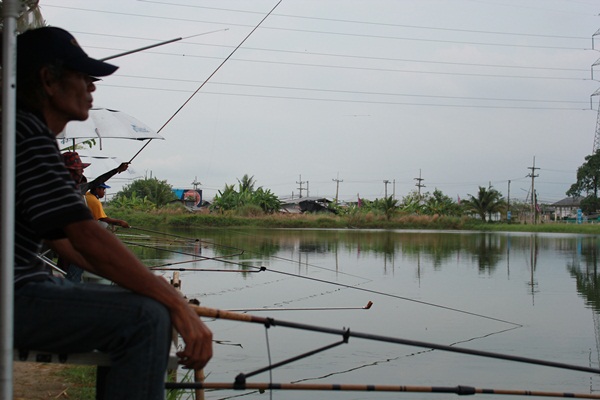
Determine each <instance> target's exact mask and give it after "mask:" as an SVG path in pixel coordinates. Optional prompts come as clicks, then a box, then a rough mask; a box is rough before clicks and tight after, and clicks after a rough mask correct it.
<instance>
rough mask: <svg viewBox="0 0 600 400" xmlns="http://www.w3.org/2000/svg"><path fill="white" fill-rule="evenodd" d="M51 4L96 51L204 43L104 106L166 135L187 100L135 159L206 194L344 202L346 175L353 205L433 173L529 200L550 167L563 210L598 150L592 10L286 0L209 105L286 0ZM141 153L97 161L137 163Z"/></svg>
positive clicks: (589, 1) (469, 1) (553, 2)
mask: <svg viewBox="0 0 600 400" xmlns="http://www.w3.org/2000/svg"><path fill="white" fill-rule="evenodd" d="M40 3H41V4H40V6H41V10H42V15H43V16H44V18H45V19H46V21H47V23H48V24H49V25H54V26H59V27H62V28H65V29H67V30H69V31H71V32H72V33H73V34H74V35H75V37H76V38H77V39H78V41H79V42H80V44H81V45H82V47H84V49H85V50H86V51H87V52H88V53H89V54H90V55H92V56H94V57H98V58H101V57H108V56H111V55H115V54H118V53H121V52H123V51H126V50H131V49H136V48H140V47H143V46H147V45H149V44H152V43H158V42H160V41H163V40H168V39H174V38H178V37H188V36H192V35H199V34H204V35H201V36H196V37H192V38H188V39H184V40H181V41H179V42H176V43H172V44H168V45H164V46H161V47H158V48H155V49H152V50H147V51H144V52H140V53H136V54H133V55H128V56H124V57H120V58H116V59H114V60H112V62H113V63H114V64H116V65H119V66H120V68H119V70H118V71H117V72H116V73H115V74H114V75H113V76H110V77H106V78H104V79H103V80H102V81H101V82H99V83H98V85H97V87H98V88H97V91H96V92H95V102H94V105H95V106H96V107H106V108H112V109H117V110H121V111H124V112H126V113H128V114H131V115H133V116H135V117H136V118H138V119H139V120H141V121H143V122H145V123H146V124H148V125H149V126H151V127H153V128H154V129H156V130H159V129H161V127H163V125H164V124H165V123H167V121H169V119H170V118H171V117H173V115H174V114H175V113H176V111H177V110H178V109H179V108H180V107H182V105H183V104H184V103H185V102H186V101H187V100H188V99H189V102H188V103H187V104H186V105H185V106H184V107H183V108H182V109H181V111H179V113H177V114H176V115H175V116H174V117H173V118H172V120H170V122H168V123H167V124H166V126H164V128H162V129H161V130H160V133H161V135H163V136H164V137H165V139H166V140H164V141H158V140H157V141H153V142H151V143H150V144H149V145H148V146H147V147H146V148H145V149H144V150H143V151H142V152H141V153H140V154H139V156H137V157H136V158H135V159H134V160H133V164H132V166H133V167H134V169H135V171H136V172H137V173H138V174H139V175H147V176H150V174H152V176H155V177H158V178H159V179H166V180H167V181H168V182H169V183H170V184H172V185H173V186H174V187H178V188H188V187H192V182H193V181H194V180H195V179H197V180H198V181H199V182H201V183H202V185H201V186H200V188H201V189H203V190H204V194H205V198H212V197H213V196H214V194H216V192H217V190H220V189H222V188H223V186H224V185H225V184H237V179H239V178H241V177H242V176H243V175H244V174H248V175H250V176H254V179H255V180H256V182H257V185H258V186H262V187H264V188H268V189H271V190H272V191H273V192H274V193H275V194H277V195H280V196H286V195H291V194H292V193H293V194H294V195H295V196H298V194H299V189H298V188H299V186H300V184H299V183H298V182H302V187H303V189H304V188H306V187H307V186H308V189H309V195H311V196H317V195H318V196H329V197H334V196H335V193H336V182H335V181H334V179H335V180H337V179H339V180H340V183H339V198H340V199H342V200H355V199H356V197H357V195H358V194H360V196H361V197H364V198H369V199H374V198H381V197H383V196H384V195H385V190H386V188H387V194H388V195H392V194H394V193H395V195H396V197H397V198H399V199H400V198H402V197H403V196H405V195H406V194H408V193H409V192H410V191H413V190H416V189H417V187H416V186H415V185H416V184H417V183H418V182H419V181H417V180H416V178H419V176H420V177H421V178H422V179H423V180H422V181H421V183H422V184H423V185H424V186H425V187H424V188H422V189H421V190H422V191H429V192H433V190H435V189H436V188H437V189H440V190H441V191H443V192H444V193H445V194H446V195H448V196H451V197H452V198H454V199H456V198H457V197H458V196H460V197H461V198H466V197H467V195H468V194H475V193H476V192H477V190H478V186H488V185H489V184H490V183H491V185H493V186H494V187H495V188H496V189H498V190H499V191H500V192H502V193H503V194H504V195H505V196H506V195H507V194H508V191H509V188H510V198H511V199H520V200H525V199H526V196H527V195H528V192H529V191H530V189H531V178H530V177H528V175H529V174H531V172H532V170H531V169H530V168H531V167H533V161H534V157H535V167H536V168H539V169H536V170H535V174H536V175H539V176H538V177H536V178H535V187H536V190H537V193H538V197H539V199H540V200H541V201H542V202H546V203H552V202H555V201H558V200H560V199H562V198H563V197H565V191H566V190H568V188H569V187H570V185H571V184H572V183H573V182H575V174H576V170H577V167H579V166H580V165H581V164H582V163H583V162H584V157H585V156H587V155H589V154H591V153H592V150H593V144H594V136H595V131H596V120H597V116H598V100H599V97H600V96H591V95H592V94H593V93H594V92H595V91H596V90H598V88H599V87H600V85H599V84H598V82H596V81H594V80H592V64H594V63H595V62H596V60H598V58H599V57H600V53H599V52H598V51H596V50H593V49H592V45H593V40H592V37H593V35H594V33H596V32H597V31H598V30H599V28H600V18H599V17H598V14H599V13H600V7H599V3H598V2H597V1H595V0H594V1H593V0H570V1H567V0H489V1H487V0H445V1H441V0H439V1H438V0H362V1H358V0H282V1H281V3H280V4H279V6H278V7H277V8H276V9H275V10H274V11H273V12H272V14H271V15H270V16H269V17H268V18H267V19H266V20H265V21H264V22H263V24H262V25H261V27H259V28H258V29H257V30H256V31H255V32H254V33H253V34H252V35H251V36H250V37H249V38H248V40H247V41H246V42H245V43H244V44H243V45H242V46H241V47H240V48H239V49H238V50H237V51H236V52H235V53H234V54H233V56H231V58H230V59H229V60H227V61H226V62H225V63H224V64H223V66H222V67H221V68H220V69H219V70H218V71H217V72H216V73H215V74H214V75H213V76H212V78H210V80H209V81H208V83H206V84H205V85H204V86H203V87H202V88H201V89H200V91H198V92H197V93H196V94H195V95H194V92H195V91H196V90H197V89H198V88H199V87H200V85H202V83H203V82H204V81H205V80H206V79H207V78H208V77H209V76H210V75H211V74H213V72H215V70H216V69H217V68H218V66H219V65H220V64H221V63H222V62H223V60H225V59H227V57H228V56H229V55H230V53H231V52H232V51H233V50H234V48H235V47H236V46H238V45H239V44H240V42H242V40H243V39H244V38H245V37H246V36H247V35H248V34H249V33H250V32H251V31H252V29H253V28H254V27H255V26H256V25H257V24H258V23H259V22H260V20H261V19H262V18H263V17H264V16H266V15H267V14H268V13H269V11H270V10H271V9H272V8H273V7H274V6H275V4H277V0H269V1H266V0H238V1H234V0H221V1H207V0H173V1H171V0H164V1H144V0H138V1H134V0H103V1H91V0H41V1H40ZM596 39H597V40H596V43H595V47H596V48H598V49H600V36H598V37H597V38H596ZM594 77H596V78H598V77H600V66H599V67H596V71H594ZM190 96H192V97H191V99H190ZM590 100H591V101H592V103H591V106H590ZM142 144H143V143H139V142H135V141H128V140H117V139H113V140H104V141H103V149H102V151H100V150H98V149H96V150H95V151H96V152H98V153H100V154H103V155H106V156H114V157H119V158H121V159H122V160H129V159H130V158H131V157H132V156H133V155H134V154H135V153H136V152H137V151H138V150H140V148H141V147H142ZM384 181H389V183H388V184H387V185H386V184H384ZM509 181H510V184H509ZM112 183H113V187H114V186H115V185H114V183H115V182H112ZM302 194H303V195H304V196H306V191H303V193H302Z"/></svg>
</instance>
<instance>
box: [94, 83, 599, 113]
mask: <svg viewBox="0 0 600 400" xmlns="http://www.w3.org/2000/svg"><path fill="white" fill-rule="evenodd" d="M102 87H116V88H129V89H141V90H157V91H164V92H181V93H190V92H193V91H192V90H183V89H166V88H150V87H147V86H131V85H107V84H102ZM202 93H203V94H212V95H219V96H239V97H256V98H265V99H287V100H301V101H324V102H338V103H360V104H381V105H403V106H420V107H421V106H422V107H449V108H485V109H507V110H557V111H558V110H563V111H589V109H587V108H575V107H519V106H499V105H473V104H471V105H461V104H433V103H409V102H394V101H373V100H363V99H361V100H351V99H328V98H315V97H297V96H277V95H260V94H249V93H223V92H210V91H204V92H202Z"/></svg>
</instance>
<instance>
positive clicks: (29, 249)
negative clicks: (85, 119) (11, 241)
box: [14, 111, 91, 285]
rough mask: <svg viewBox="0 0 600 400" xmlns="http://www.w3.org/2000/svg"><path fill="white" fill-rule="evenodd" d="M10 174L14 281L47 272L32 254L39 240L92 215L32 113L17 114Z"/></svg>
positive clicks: (60, 233)
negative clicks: (14, 153)
mask: <svg viewBox="0 0 600 400" xmlns="http://www.w3.org/2000/svg"><path fill="white" fill-rule="evenodd" d="M15 168H16V172H15V199H16V203H15V263H14V267H15V271H14V275H15V285H20V284H23V283H25V282H27V281H32V280H44V279H46V277H47V276H48V274H49V271H48V269H47V268H45V267H44V264H43V263H42V262H41V261H40V260H39V259H38V258H37V254H38V253H39V251H40V249H41V245H42V240H43V239H49V240H52V239H61V238H65V237H66V236H65V233H64V231H63V228H64V227H65V226H67V225H69V224H70V223H73V222H78V221H83V220H88V219H91V215H90V212H89V210H88V208H87V207H86V205H85V203H84V202H83V199H82V198H81V194H79V192H78V191H77V190H76V189H75V183H74V182H73V179H72V178H71V175H70V174H69V172H68V171H67V169H66V168H65V165H64V163H63V161H62V157H61V155H60V151H59V149H58V146H57V143H56V139H55V137H54V134H53V133H52V132H51V131H50V130H49V129H48V127H47V126H46V124H44V122H42V121H41V120H40V119H39V118H38V117H37V116H35V115H34V114H32V113H29V112H25V111H18V112H17V121H16V165H15Z"/></svg>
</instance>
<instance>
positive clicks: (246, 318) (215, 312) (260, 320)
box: [191, 306, 600, 374]
mask: <svg viewBox="0 0 600 400" xmlns="http://www.w3.org/2000/svg"><path fill="white" fill-rule="evenodd" d="M191 307H193V309H194V311H195V312H196V313H197V314H198V315H199V316H202V317H210V318H220V319H230V320H234V321H243V322H252V323H257V324H261V325H264V326H266V327H271V326H285V327H288V328H295V329H302V330H308V331H313V332H321V333H330V334H334V335H340V336H344V335H348V336H349V337H354V338H360V339H367V340H375V341H379V342H386V343H395V344H402V345H406V346H414V347H423V348H428V349H435V350H442V351H448V352H453V353H461V354H469V355H473V356H479V357H487V358H495V359H501V360H507V361H516V362H521V363H527V364H535V365H544V366H547V367H553V368H561V369H568V370H572V371H581V372H591V373H594V374H598V373H600V369H598V368H591V367H586V366H580V365H572V364H565V363H560V362H555V361H547V360H539V359H534V358H529V357H521V356H514V355H509V354H501V353H493V352H489V351H481V350H474V349H468V348H464V347H455V346H448V345H444V344H437V343H431V342H422V341H417V340H410V339H403V338H397V337H392V336H382V335H376V334H370V333H361V332H356V331H351V330H350V329H335V328H327V327H323V326H317V325H309V324H301V323H296V322H289V321H282V320H276V319H274V318H265V317H259V316H256V315H251V314H239V313H234V312H231V311H225V310H219V309H215V308H207V307H200V306H191Z"/></svg>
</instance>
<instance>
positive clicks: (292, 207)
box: [279, 196, 333, 214]
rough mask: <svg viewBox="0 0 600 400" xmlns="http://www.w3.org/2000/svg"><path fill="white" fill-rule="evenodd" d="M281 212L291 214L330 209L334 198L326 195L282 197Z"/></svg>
mask: <svg viewBox="0 0 600 400" xmlns="http://www.w3.org/2000/svg"><path fill="white" fill-rule="evenodd" d="M279 201H281V208H280V211H281V212H285V213H290V214H300V213H303V212H307V211H308V212H316V211H330V210H329V204H330V203H332V202H333V200H331V199H328V198H326V197H316V196H313V197H297V198H294V199H292V198H281V199H279Z"/></svg>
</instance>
